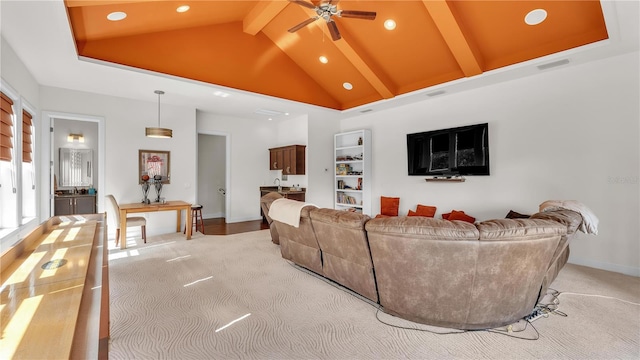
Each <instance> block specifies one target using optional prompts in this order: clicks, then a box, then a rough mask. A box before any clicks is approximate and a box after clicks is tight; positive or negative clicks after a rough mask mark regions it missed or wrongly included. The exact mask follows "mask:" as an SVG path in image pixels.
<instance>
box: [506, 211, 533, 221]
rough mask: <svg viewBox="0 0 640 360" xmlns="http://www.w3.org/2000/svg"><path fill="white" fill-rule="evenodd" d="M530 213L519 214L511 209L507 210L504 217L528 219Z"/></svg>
mask: <svg viewBox="0 0 640 360" xmlns="http://www.w3.org/2000/svg"><path fill="white" fill-rule="evenodd" d="M530 217H531V215H525V214H520V213H519V212H517V211H513V210H509V212H508V213H507V216H505V217H504V218H505V219H528V218H530Z"/></svg>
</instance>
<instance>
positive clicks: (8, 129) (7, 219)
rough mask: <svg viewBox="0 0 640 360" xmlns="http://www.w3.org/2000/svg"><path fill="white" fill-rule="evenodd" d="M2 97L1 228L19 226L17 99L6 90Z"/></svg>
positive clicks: (0, 148) (0, 138) (0, 146)
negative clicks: (16, 155) (16, 159)
mask: <svg viewBox="0 0 640 360" xmlns="http://www.w3.org/2000/svg"><path fill="white" fill-rule="evenodd" d="M0 97H1V98H2V106H1V113H2V114H1V115H0V116H1V118H2V120H1V121H2V133H1V136H0V143H1V145H0V152H1V155H0V204H2V205H0V206H1V207H0V228H2V229H10V228H16V227H17V226H18V218H17V216H16V209H17V208H18V206H17V204H18V203H17V199H18V197H17V191H18V189H17V185H16V162H15V155H14V154H15V151H14V149H15V147H16V144H15V141H14V140H15V138H16V133H15V126H14V124H15V123H16V121H15V113H16V112H15V111H14V110H15V101H14V98H11V97H9V95H8V94H6V93H5V92H4V91H3V92H0Z"/></svg>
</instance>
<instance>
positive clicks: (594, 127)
mask: <svg viewBox="0 0 640 360" xmlns="http://www.w3.org/2000/svg"><path fill="white" fill-rule="evenodd" d="M638 63H639V56H638V53H637V52H635V53H631V54H627V55H623V56H618V57H614V58H610V59H606V60H601V61H597V62H592V63H587V64H584V65H579V66H575V67H566V68H559V69H556V70H553V71H548V72H541V73H540V74H539V75H537V76H531V77H527V78H522V79H518V80H514V81H510V82H504V83H501V84H497V85H492V86H487V87H484V88H480V89H476V90H472V91H467V92H463V93H459V94H451V95H446V96H442V97H436V98H431V99H428V100H425V101H423V102H421V103H417V104H412V105H407V106H403V107H398V108H395V109H392V110H388V111H383V112H380V113H372V114H370V115H367V116H361V117H356V118H352V119H347V120H344V121H343V122H342V124H341V127H342V129H341V130H342V131H346V130H353V129H361V128H367V129H371V130H372V136H373V141H372V143H373V179H374V184H373V197H374V199H373V209H379V208H380V203H379V197H380V196H381V195H386V196H399V197H400V198H401V200H400V213H405V214H406V212H407V211H408V210H409V209H415V206H416V204H418V203H420V204H425V205H435V206H437V207H438V214H437V216H439V215H440V214H441V213H444V212H449V211H450V210H452V209H457V210H464V211H466V212H467V213H469V214H470V215H472V216H474V217H476V218H478V219H479V220H486V219H491V218H502V217H504V216H505V215H506V213H507V212H508V211H509V210H511V209H513V210H516V211H518V212H523V213H534V212H536V211H537V209H538V205H539V204H540V203H542V202H543V201H545V200H549V199H574V200H578V201H580V202H582V203H584V204H585V205H587V206H588V207H589V208H590V209H591V210H593V211H594V212H595V214H596V215H597V216H598V217H599V219H600V226H599V230H600V232H599V234H598V235H597V236H593V235H585V234H582V233H579V235H578V236H577V238H576V239H574V242H573V243H572V245H571V251H572V252H571V258H570V261H571V262H574V263H578V264H584V265H588V266H593V267H598V268H602V269H608V270H612V271H618V272H623V273H628V274H633V275H636V276H638V275H640V241H639V240H640V231H639V224H638V223H639V221H638V219H639V218H640V212H639V202H638V199H639V198H640V192H639V163H640V159H639V157H640V149H639V145H638V144H639V133H640V131H639V122H640V121H639V119H640V113H639V108H638V99H639V98H640V90H639V79H640V74H639V71H638ZM483 122H488V123H489V143H490V165H491V175H490V176H469V177H467V180H466V182H464V183H433V182H430V183H427V182H425V181H424V177H413V176H412V177H410V176H408V175H407V157H406V156H407V155H406V134H408V133H414V132H421V131H428V130H436V129H441V128H448V127H455V126H462V125H468V124H476V123H483ZM374 212H375V211H374Z"/></svg>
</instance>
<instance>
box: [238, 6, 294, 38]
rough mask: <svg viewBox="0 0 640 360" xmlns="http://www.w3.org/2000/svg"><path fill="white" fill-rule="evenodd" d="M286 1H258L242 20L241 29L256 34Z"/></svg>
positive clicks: (280, 9)
mask: <svg viewBox="0 0 640 360" xmlns="http://www.w3.org/2000/svg"><path fill="white" fill-rule="evenodd" d="M288 4H289V2H288V1H282V0H274V1H258V3H257V4H256V5H255V6H254V7H253V8H252V9H251V11H249V13H248V14H247V16H245V17H244V19H243V20H242V30H243V31H244V32H245V33H247V34H250V35H256V34H257V33H258V32H260V31H261V30H262V29H263V28H264V27H265V26H267V24H268V23H269V22H270V21H271V20H273V18H274V17H276V15H278V14H279V13H280V12H281V11H282V10H283V9H284V8H285V7H286V6H287V5H288Z"/></svg>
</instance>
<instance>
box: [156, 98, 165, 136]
mask: <svg viewBox="0 0 640 360" xmlns="http://www.w3.org/2000/svg"><path fill="white" fill-rule="evenodd" d="M155 93H156V94H158V128H159V127H160V95H162V94H164V91H162V90H156V91H155Z"/></svg>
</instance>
